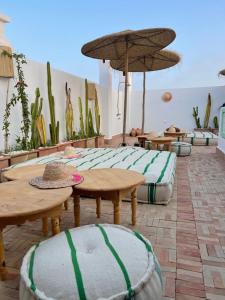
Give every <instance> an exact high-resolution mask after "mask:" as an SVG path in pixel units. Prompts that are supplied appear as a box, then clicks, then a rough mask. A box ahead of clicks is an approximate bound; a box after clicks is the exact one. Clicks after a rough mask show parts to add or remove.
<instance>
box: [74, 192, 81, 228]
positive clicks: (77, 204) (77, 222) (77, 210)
mask: <svg viewBox="0 0 225 300" xmlns="http://www.w3.org/2000/svg"><path fill="white" fill-rule="evenodd" d="M73 203H74V225H75V227H78V226H80V196H79V195H74V196H73Z"/></svg>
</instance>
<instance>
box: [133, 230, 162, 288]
mask: <svg viewBox="0 0 225 300" xmlns="http://www.w3.org/2000/svg"><path fill="white" fill-rule="evenodd" d="M133 232H134V235H135V236H136V237H137V238H138V239H139V240H140V241H142V242H143V243H144V244H145V247H146V250H147V251H148V252H150V253H151V254H152V256H153V260H154V264H155V270H156V272H157V274H158V276H159V279H160V282H161V286H162V285H163V281H162V273H161V270H160V265H159V262H158V259H157V258H156V255H155V253H154V251H153V249H152V246H151V245H150V244H149V243H148V242H147V241H146V240H145V239H144V238H143V236H142V235H141V234H140V233H139V232H137V231H133Z"/></svg>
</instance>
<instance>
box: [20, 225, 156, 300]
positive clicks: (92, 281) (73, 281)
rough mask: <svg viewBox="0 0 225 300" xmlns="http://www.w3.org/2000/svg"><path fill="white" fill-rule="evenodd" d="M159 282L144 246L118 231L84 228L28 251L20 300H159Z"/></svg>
mask: <svg viewBox="0 0 225 300" xmlns="http://www.w3.org/2000/svg"><path fill="white" fill-rule="evenodd" d="M161 295H162V278H161V273H160V266H159V263H158V260H157V258H156V256H155V254H154V252H153V250H152V246H151V244H150V242H149V241H148V240H146V239H145V238H144V237H143V236H142V235H140V234H139V233H137V232H134V231H132V230H130V229H127V228H125V227H122V226H118V225H109V224H104V225H87V226H83V227H79V228H76V229H71V230H67V231H65V232H62V233H60V234H58V235H56V236H54V237H52V238H50V239H48V240H46V241H44V242H41V243H40V244H39V245H36V246H33V247H32V248H31V249H30V250H29V251H28V253H27V254H26V256H25V257H24V259H23V263H22V267H21V282H20V299H21V300H31V299H32V300H34V299H43V300H47V299H48V300H50V299H51V300H53V299H60V300H63V299H64V300H97V299H99V300H100V299H101V300H103V299H110V300H114V299H116V300H122V299H135V300H159V299H161V297H162V296H161Z"/></svg>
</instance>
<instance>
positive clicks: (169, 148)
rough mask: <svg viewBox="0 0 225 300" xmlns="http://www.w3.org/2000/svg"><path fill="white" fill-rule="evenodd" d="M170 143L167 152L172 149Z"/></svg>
mask: <svg viewBox="0 0 225 300" xmlns="http://www.w3.org/2000/svg"><path fill="white" fill-rule="evenodd" d="M171 146H172V145H171V143H168V151H169V152H171V150H172V147H171Z"/></svg>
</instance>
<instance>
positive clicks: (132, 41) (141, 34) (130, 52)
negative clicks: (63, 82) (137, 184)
mask: <svg viewBox="0 0 225 300" xmlns="http://www.w3.org/2000/svg"><path fill="white" fill-rule="evenodd" d="M175 37H176V33H175V32H174V31H173V30H172V29H169V28H153V29H143V30H125V31H121V32H117V33H113V34H110V35H105V36H103V37H100V38H98V39H96V40H93V41H91V42H89V43H87V44H85V45H84V46H83V47H82V48H81V52H82V53H83V54H84V55H86V56H89V57H93V58H98V59H103V60H106V59H108V60H112V59H123V60H124V64H125V68H124V72H125V92H124V119H123V144H124V145H125V144H126V143H125V135H126V114H127V85H128V77H127V73H128V61H129V58H132V57H137V56H140V55H142V56H144V55H147V54H149V53H152V54H153V53H155V52H156V51H159V50H161V49H163V48H164V47H166V46H167V45H169V44H170V43H171V42H172V41H173V40H174V39H175Z"/></svg>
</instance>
